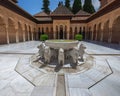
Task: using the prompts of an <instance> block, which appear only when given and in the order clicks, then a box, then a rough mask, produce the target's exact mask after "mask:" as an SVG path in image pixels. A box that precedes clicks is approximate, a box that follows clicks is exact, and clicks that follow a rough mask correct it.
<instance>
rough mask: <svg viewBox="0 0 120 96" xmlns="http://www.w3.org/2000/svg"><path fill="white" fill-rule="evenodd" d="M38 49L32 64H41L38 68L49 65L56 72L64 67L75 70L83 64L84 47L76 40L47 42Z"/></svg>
mask: <svg viewBox="0 0 120 96" xmlns="http://www.w3.org/2000/svg"><path fill="white" fill-rule="evenodd" d="M38 49H39V52H38V54H37V55H35V56H34V59H35V60H34V61H33V62H39V63H41V66H40V68H43V67H45V66H48V65H49V66H50V65H51V66H54V67H55V68H54V71H55V72H58V71H60V69H61V68H63V67H65V66H70V67H71V68H73V69H76V67H77V65H80V64H83V63H84V58H83V56H84V54H85V49H86V47H85V46H84V45H83V44H79V41H77V40H47V41H45V43H42V44H40V45H39V46H38Z"/></svg>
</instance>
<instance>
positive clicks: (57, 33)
mask: <svg viewBox="0 0 120 96" xmlns="http://www.w3.org/2000/svg"><path fill="white" fill-rule="evenodd" d="M58 35H59V34H58V26H56V39H58V38H59V36H58Z"/></svg>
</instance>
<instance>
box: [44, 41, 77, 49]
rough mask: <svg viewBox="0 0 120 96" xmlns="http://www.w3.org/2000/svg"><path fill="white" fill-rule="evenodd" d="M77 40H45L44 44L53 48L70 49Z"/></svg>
mask: <svg viewBox="0 0 120 96" xmlns="http://www.w3.org/2000/svg"><path fill="white" fill-rule="evenodd" d="M78 43H79V41H77V40H47V41H46V42H45V45H47V46H49V47H50V48H54V49H60V48H63V49H72V48H73V47H76V46H77V45H78Z"/></svg>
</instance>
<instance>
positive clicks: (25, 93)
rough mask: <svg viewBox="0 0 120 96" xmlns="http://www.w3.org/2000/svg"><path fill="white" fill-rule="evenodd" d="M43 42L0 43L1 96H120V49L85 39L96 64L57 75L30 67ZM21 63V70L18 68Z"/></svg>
mask: <svg viewBox="0 0 120 96" xmlns="http://www.w3.org/2000/svg"><path fill="white" fill-rule="evenodd" d="M40 43H41V42H39V41H29V42H24V43H17V44H9V45H0V96H119V95H120V50H115V49H111V48H108V47H104V46H101V45H98V44H95V43H90V42H82V43H83V44H84V45H85V46H86V48H87V49H86V53H88V54H89V55H92V56H93V57H94V58H95V60H96V61H95V63H96V65H95V66H94V67H93V68H91V69H90V70H88V71H85V72H82V73H79V72H77V73H75V72H74V73H73V74H64V75H59V76H58V74H57V73H54V74H49V73H46V72H44V70H43V71H41V70H42V69H41V70H36V69H35V68H32V67H30V66H29V64H28V63H29V62H28V60H29V58H30V57H31V56H32V55H34V54H35V53H37V52H38V49H37V46H38V45H39V44H40ZM80 43H81V42H80ZM26 62H27V63H26ZM18 63H19V65H20V67H19V68H21V69H19V70H20V72H21V73H20V72H18V71H17V70H16V67H17V65H18ZM22 64H24V65H22ZM98 65H99V66H98Z"/></svg>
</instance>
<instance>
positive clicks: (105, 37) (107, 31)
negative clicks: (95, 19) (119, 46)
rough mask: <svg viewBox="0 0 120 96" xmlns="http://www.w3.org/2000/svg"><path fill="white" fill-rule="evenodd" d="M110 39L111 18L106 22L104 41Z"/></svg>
mask: <svg viewBox="0 0 120 96" xmlns="http://www.w3.org/2000/svg"><path fill="white" fill-rule="evenodd" d="M108 39H109V20H107V21H106V22H105V23H104V27H103V42H108Z"/></svg>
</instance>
